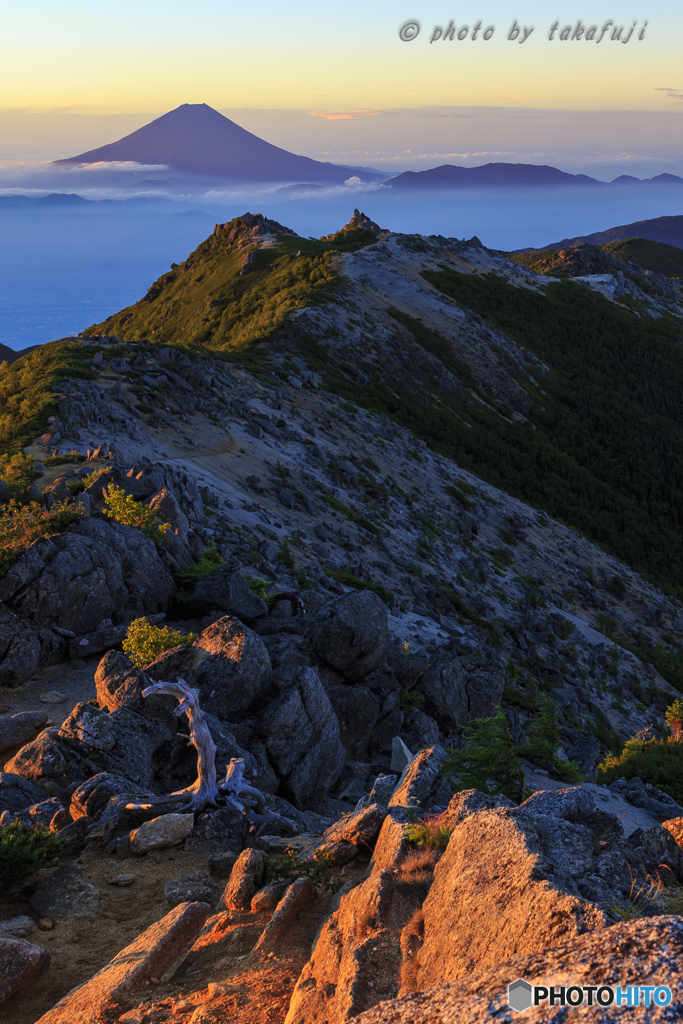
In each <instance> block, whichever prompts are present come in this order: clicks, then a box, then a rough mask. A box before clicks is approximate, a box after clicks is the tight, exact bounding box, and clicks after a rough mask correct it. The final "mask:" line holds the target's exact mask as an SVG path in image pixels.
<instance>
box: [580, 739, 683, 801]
mask: <svg viewBox="0 0 683 1024" xmlns="http://www.w3.org/2000/svg"><path fill="white" fill-rule="evenodd" d="M635 778H639V779H642V780H643V782H650V783H651V784H652V785H653V786H656V787H657V789H661V790H663V791H664V792H665V793H668V794H669V796H670V797H673V799H674V800H676V801H678V803H683V743H681V742H680V740H675V739H673V737H667V738H666V739H663V740H657V739H646V738H644V737H643V736H642V735H641V736H634V737H633V738H632V739H630V740H627V741H626V743H625V744H624V747H623V749H622V751H621V753H620V754H618V755H616V754H609V755H608V756H607V757H606V758H605V760H604V761H603V762H602V763H601V764H600V765H598V782H600V783H602V784H603V785H605V786H608V785H609V784H610V782H614V781H615V780H616V779H635Z"/></svg>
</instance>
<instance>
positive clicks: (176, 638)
mask: <svg viewBox="0 0 683 1024" xmlns="http://www.w3.org/2000/svg"><path fill="white" fill-rule="evenodd" d="M196 639H197V634H196V633H183V632H181V630H179V629H171V627H170V626H153V625H152V624H151V622H149V620H148V619H146V618H141V619H135V620H134V621H133V622H131V624H130V626H129V627H128V630H127V632H126V636H125V639H124V641H123V644H122V647H123V652H124V654H127V655H128V657H129V658H130V660H131V661H132V662H133V664H135V665H137V666H138V668H144V667H145V665H150V664H151V663H152V662H153V661H154V659H155V658H158V657H159V655H160V654H163V653H164V651H170V650H171V649H172V648H173V647H180V646H185V647H189V646H190V644H193V643H194V642H195V640H196Z"/></svg>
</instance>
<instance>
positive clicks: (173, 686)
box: [126, 678, 295, 829]
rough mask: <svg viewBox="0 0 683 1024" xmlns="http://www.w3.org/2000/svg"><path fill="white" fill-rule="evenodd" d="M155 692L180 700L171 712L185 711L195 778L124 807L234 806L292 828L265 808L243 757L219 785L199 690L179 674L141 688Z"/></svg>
mask: <svg viewBox="0 0 683 1024" xmlns="http://www.w3.org/2000/svg"><path fill="white" fill-rule="evenodd" d="M156 694H164V695H168V696H171V697H176V698H177V700H178V701H179V703H178V707H177V708H176V709H175V711H174V712H173V713H174V715H175V716H176V717H177V718H178V717H180V715H187V718H188V721H189V723H190V735H189V736H188V739H189V742H190V744H191V745H192V746H193V747H194V748H195V750H196V751H197V778H196V780H195V782H193V783H192V785H191V786H187V787H186V788H185V789H181V790H178V791H177V792H175V793H168V794H167V795H166V796H155V797H150V798H149V799H148V800H146V801H145V802H144V803H139V804H135V803H130V804H126V810H129V811H143V810H149V808H151V807H154V806H156V805H158V804H172V805H174V806H173V809H174V810H175V811H176V812H181V813H188V814H189V813H192V814H198V813H200V812H201V811H204V810H207V809H210V808H212V807H213V808H216V807H233V808H234V809H235V810H237V811H240V812H241V813H242V814H246V815H247V816H248V817H249V818H250V819H252V820H253V821H272V822H276V821H279V822H280V823H281V824H285V825H288V826H289V827H290V828H292V829H294V828H295V825H294V823H293V822H292V821H290V820H289V818H285V817H283V816H282V815H281V814H277V813H276V812H275V811H270V810H268V808H267V807H266V800H265V797H264V795H263V793H262V792H261V791H260V789H256V787H255V786H251V785H249V783H247V782H245V780H244V778H243V776H244V759H243V758H241V757H239V758H235V757H233V759H232V760H231V762H230V764H229V765H228V767H227V771H226V774H225V778H224V779H223V781H222V782H221V784H220V786H219V785H218V782H217V775H216V744H215V743H214V741H213V739H212V737H211V733H210V732H209V727H208V725H207V724H206V719H205V718H204V714H203V712H202V709H201V708H200V706H199V690H194V689H193V688H192V687H191V686H189V685H188V683H186V682H185V680H184V679H180V678H179V679H178V681H177V682H176V683H163V682H162V683H154V684H153V685H152V686H147V687H146V688H145V689H144V690H143V691H142V696H143V697H150V696H152V695H156ZM254 808H256V809H255V810H254Z"/></svg>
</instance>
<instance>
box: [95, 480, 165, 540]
mask: <svg viewBox="0 0 683 1024" xmlns="http://www.w3.org/2000/svg"><path fill="white" fill-rule="evenodd" d="M104 501H105V507H104V509H103V510H102V511H103V512H104V514H105V516H108V517H109V519H113V520H114V522H116V523H121V524H122V525H123V526H132V527H134V528H135V529H136V530H140V532H141V533H144V535H145V537H149V538H150V540H153V541H154V542H155V543H159V541H161V540H163V538H164V534H166V533H168V531H169V530H170V529H171V524H170V523H162V521H161V517H160V516H159V513H158V512H157V510H156V509H154V508H151V507H150V506H149V505H143V504H141V503H140V502H138V501H136V500H135V498H133V497H132V496H131V495H130V494H126V492H125V491H124V490H123V488H122V487H117V486H116V484H109V486H108V487H107V488H106V489H105V491H104Z"/></svg>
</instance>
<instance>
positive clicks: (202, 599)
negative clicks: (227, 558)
mask: <svg viewBox="0 0 683 1024" xmlns="http://www.w3.org/2000/svg"><path fill="white" fill-rule="evenodd" d="M192 602H193V604H195V605H196V606H197V607H198V609H203V610H205V611H207V612H210V611H214V609H215V610H216V611H219V612H225V614H226V615H234V616H235V618H237V619H240V621H241V622H252V621H253V620H254V619H260V618H262V617H263V616H264V615H267V614H268V605H267V604H266V602H265V601H264V600H263V598H261V597H259V596H258V594H255V593H254V592H253V591H252V590H250V588H249V584H248V583H247V581H246V580H245V578H244V576H243V575H242V573H241V572H236V571H234V570H233V569H230V567H229V566H227V565H221V566H220V567H219V568H218V569H214V570H213V572H209V573H207V574H206V576H202V577H200V579H199V580H198V581H197V585H196V586H195V588H194V593H193V595H192Z"/></svg>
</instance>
